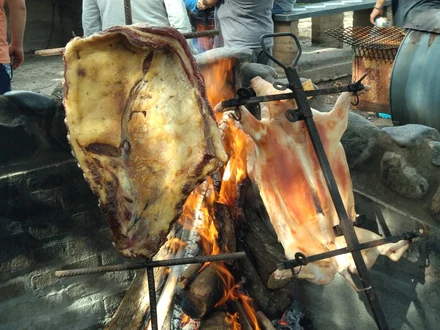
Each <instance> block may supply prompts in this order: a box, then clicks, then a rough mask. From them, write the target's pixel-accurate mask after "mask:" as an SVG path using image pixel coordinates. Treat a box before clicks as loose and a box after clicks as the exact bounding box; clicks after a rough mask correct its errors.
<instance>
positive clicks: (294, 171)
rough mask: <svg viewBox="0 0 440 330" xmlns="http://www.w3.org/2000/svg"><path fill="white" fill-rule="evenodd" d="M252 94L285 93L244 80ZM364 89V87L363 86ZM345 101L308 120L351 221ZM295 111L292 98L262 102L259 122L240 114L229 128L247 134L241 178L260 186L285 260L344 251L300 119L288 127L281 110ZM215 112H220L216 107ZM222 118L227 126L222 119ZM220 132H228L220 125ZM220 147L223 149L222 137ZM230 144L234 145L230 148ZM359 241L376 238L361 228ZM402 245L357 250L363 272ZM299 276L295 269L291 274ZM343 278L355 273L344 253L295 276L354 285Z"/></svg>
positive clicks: (394, 256) (342, 97) (397, 254)
mask: <svg viewBox="0 0 440 330" xmlns="http://www.w3.org/2000/svg"><path fill="white" fill-rule="evenodd" d="M251 87H253V88H254V90H255V92H256V94H257V96H263V95H271V94H279V93H285V92H286V91H279V90H276V89H275V88H274V87H273V86H272V84H270V83H268V82H266V81H265V80H263V79H262V78H260V77H256V78H254V79H253V80H252V82H251ZM367 88H368V87H367ZM350 102H351V95H350V94H349V93H342V94H341V95H340V96H339V98H338V100H337V101H336V104H335V106H334V108H333V110H332V111H330V112H329V113H325V112H319V111H316V110H313V109H312V110H313V118H314V121H315V123H316V126H317V129H318V132H319V135H320V138H321V140H322V143H323V146H324V149H325V152H326V155H327V158H328V160H329V163H330V166H331V169H332V172H333V174H334V176H335V179H336V183H337V185H338V188H339V192H340V194H341V197H342V200H343V203H344V206H345V208H346V210H347V213H348V216H349V218H350V219H352V220H355V218H356V213H355V208H354V195H353V189H352V182H351V178H350V173H349V169H348V164H347V161H346V157H345V152H344V149H343V147H342V145H341V143H340V139H341V137H342V134H343V133H344V131H345V129H346V128H347V122H348V113H349V110H350ZM288 109H297V106H296V102H295V101H294V100H282V101H273V102H269V103H263V104H261V117H262V119H261V121H259V120H257V119H256V118H255V117H254V116H252V114H251V113H250V112H249V111H247V110H246V108H244V107H242V108H241V121H240V122H239V123H237V122H236V123H235V126H237V128H239V129H240V130H241V131H243V132H245V133H246V134H247V136H248V137H247V138H246V139H245V141H244V143H245V144H246V158H247V169H246V170H247V174H248V176H249V178H250V179H251V181H253V182H254V183H255V184H256V185H257V186H258V188H259V191H260V195H261V198H262V200H263V202H264V205H265V207H266V210H267V212H268V214H269V216H270V220H271V222H272V225H273V227H274V229H275V232H276V234H277V236H278V239H279V241H280V242H281V244H282V245H283V247H284V251H285V255H286V257H287V258H288V259H294V258H295V253H296V252H302V253H304V254H305V255H306V256H311V255H315V254H320V253H324V252H327V251H330V250H335V249H338V248H342V247H345V246H346V244H345V240H344V237H335V234H334V232H333V229H332V227H333V226H335V225H337V224H339V217H338V215H337V213H336V210H335V207H334V205H333V202H332V199H331V196H330V193H329V191H328V188H327V184H326V182H325V178H324V175H323V173H322V170H321V167H320V165H319V162H318V159H317V156H316V154H315V151H314V148H313V145H312V142H311V140H310V137H309V134H308V131H307V129H306V126H305V123H304V121H297V122H295V123H292V122H290V121H288V120H287V118H286V116H285V112H286V110H288ZM216 111H222V109H221V105H218V106H217V107H216ZM225 115H226V116H224V120H225V121H226V122H227V121H229V122H230V121H231V120H232V119H231V117H230V116H227V114H225ZM221 126H225V127H227V125H224V124H223V123H222V125H221ZM230 131H231V130H228V131H227V132H226V131H225V133H224V135H225V138H224V141H226V142H224V143H225V144H226V145H225V148H226V149H227V150H229V149H228V147H227V144H228V142H227V141H228V140H230V139H231V137H228V136H227V135H228V132H230ZM235 144H236V143H235ZM355 230H356V233H357V235H358V237H359V240H360V241H361V242H366V241H371V240H373V239H378V238H380V237H379V235H377V234H375V233H372V232H370V231H368V230H365V229H362V228H355ZM407 246H408V242H399V243H396V244H387V245H383V246H380V247H378V248H373V249H369V250H365V251H363V252H362V254H363V256H364V259H365V262H366V264H367V266H368V267H371V266H372V265H373V264H374V262H375V260H376V258H377V256H378V255H379V254H385V255H387V256H389V257H390V258H392V259H398V258H399V257H400V256H401V254H402V253H403V252H404V251H405V249H406V248H407ZM296 271H298V270H296ZM349 272H350V273H353V272H356V267H355V265H354V261H353V259H352V257H351V255H350V254H346V255H340V256H337V257H334V258H330V259H324V260H321V261H317V262H312V263H310V264H308V265H307V266H306V267H302V269H301V272H300V273H299V278H303V279H308V280H310V281H312V282H314V283H317V284H328V283H330V282H331V281H332V280H333V278H334V276H335V274H336V273H340V274H341V275H343V276H344V277H346V278H347V280H349V282H350V284H351V285H352V286H353V287H355V285H354V282H353V281H352V279H351V277H350V274H349ZM274 275H275V277H278V278H276V279H281V278H283V277H285V276H290V277H292V271H291V270H288V271H284V272H283V271H281V272H276V273H275V274H274Z"/></svg>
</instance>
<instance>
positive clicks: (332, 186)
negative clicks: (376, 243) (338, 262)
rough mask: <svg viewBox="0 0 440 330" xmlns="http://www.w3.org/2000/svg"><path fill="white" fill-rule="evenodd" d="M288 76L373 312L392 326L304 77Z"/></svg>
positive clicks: (292, 70)
mask: <svg viewBox="0 0 440 330" xmlns="http://www.w3.org/2000/svg"><path fill="white" fill-rule="evenodd" d="M285 72H286V76H287V79H288V81H289V83H290V85H291V86H294V87H295V94H296V96H295V100H296V103H297V105H298V109H299V111H300V112H301V113H302V114H303V116H302V117H303V118H304V122H305V125H306V127H307V131H308V132H309V136H310V139H311V141H312V144H313V148H314V149H315V153H316V156H317V158H318V161H319V164H320V166H321V169H322V172H323V174H324V178H325V181H326V183H327V187H328V190H329V193H330V196H331V198H332V200H333V204H334V206H335V210H336V213H337V214H338V217H339V222H340V228H341V231H342V233H343V234H344V238H345V241H346V243H347V249H348V250H349V251H350V252H351V255H352V256H353V260H354V263H355V265H356V269H357V271H358V274H359V277H360V278H361V280H362V286H363V287H364V288H365V289H366V290H365V293H366V295H367V297H368V302H369V305H370V308H371V311H372V312H373V316H374V319H375V321H376V324H377V326H378V328H379V329H384V330H385V329H388V323H387V321H386V319H385V315H384V313H383V310H382V308H381V306H380V302H379V300H378V299H377V295H376V292H375V290H374V288H373V286H372V284H371V277H370V273H369V272H368V268H367V266H366V264H365V261H364V259H363V257H362V254H361V252H360V251H359V250H355V249H356V248H357V247H358V245H359V240H358V238H357V236H356V232H355V231H354V227H353V222H352V221H351V220H350V219H349V217H348V214H347V211H346V210H345V207H344V203H343V201H342V198H341V194H340V193H339V189H338V185H337V184H336V180H335V177H334V175H333V172H332V169H331V167H330V163H329V161H328V158H327V156H326V153H325V149H324V146H323V145H322V141H321V138H320V136H319V133H318V130H317V128H316V125H315V121H314V120H313V115H312V110H311V108H310V106H309V104H308V102H307V96H306V93H305V91H304V89H303V88H302V84H301V80H300V79H299V75H298V73H297V71H296V69H295V68H286V69H285Z"/></svg>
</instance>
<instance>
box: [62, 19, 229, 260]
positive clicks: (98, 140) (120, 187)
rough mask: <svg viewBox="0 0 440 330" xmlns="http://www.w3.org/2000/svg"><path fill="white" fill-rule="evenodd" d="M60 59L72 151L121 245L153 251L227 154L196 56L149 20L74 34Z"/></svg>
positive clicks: (131, 252)
mask: <svg viewBox="0 0 440 330" xmlns="http://www.w3.org/2000/svg"><path fill="white" fill-rule="evenodd" d="M64 62H65V81H64V105H65V108H66V123H67V127H68V131H69V140H70V144H71V147H72V150H73V153H74V155H75V157H76V159H77V161H78V163H79V165H80V167H81V169H82V170H83V172H84V177H85V179H86V180H87V182H88V183H89V185H90V187H91V189H92V190H93V192H94V193H95V194H96V195H97V196H98V198H99V204H100V207H101V209H102V211H103V212H104V214H105V215H106V218H107V221H108V224H109V226H110V229H111V234H112V239H113V242H114V244H115V246H116V248H117V249H118V250H119V251H120V252H121V253H122V254H123V255H124V256H127V257H135V256H143V257H145V258H150V257H152V256H153V255H154V254H155V253H156V252H157V251H158V250H159V248H160V246H161V245H162V244H163V243H164V241H165V240H166V236H167V233H168V232H169V230H170V226H171V225H172V224H173V222H174V221H175V220H176V219H177V218H178V217H179V215H180V213H181V207H182V205H183V203H184V202H185V200H186V197H187V196H188V195H189V193H190V192H191V191H192V190H193V189H194V188H195V187H196V186H197V185H198V184H199V183H200V182H202V181H203V180H204V179H205V178H206V177H207V176H208V175H210V174H212V173H213V172H215V171H217V170H218V169H219V168H220V167H221V166H222V164H223V163H224V162H225V161H226V160H227V155H226V153H225V151H224V149H223V147H222V144H221V138H220V134H219V130H218V127H217V124H216V122H215V119H214V116H213V112H212V109H211V108H210V106H209V103H208V101H207V99H206V95H205V87H204V84H203V80H202V77H201V75H200V73H199V72H198V69H197V64H196V62H195V60H194V58H193V57H192V55H191V54H190V50H189V48H188V46H187V43H186V41H185V39H184V38H183V36H182V35H181V34H180V33H179V32H177V30H175V29H173V28H154V27H147V26H126V27H113V28H110V29H108V30H106V31H103V32H101V33H98V34H95V35H93V36H91V37H88V38H75V39H73V40H72V41H71V42H69V43H68V45H67V47H66V51H65V53H64Z"/></svg>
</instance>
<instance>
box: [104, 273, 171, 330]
mask: <svg viewBox="0 0 440 330" xmlns="http://www.w3.org/2000/svg"><path fill="white" fill-rule="evenodd" d="M165 270H166V267H160V268H155V269H154V275H155V276H154V279H155V286H156V289H160V288H161V285H163V282H164V278H165V277H166V276H165ZM149 308H150V299H149V295H148V280H147V272H146V270H139V271H138V272H137V273H136V277H135V279H134V280H133V282H132V283H131V285H130V287H129V288H128V290H127V293H126V294H125V296H124V298H123V299H122V301H121V304H120V305H119V307H118V309H117V311H116V313H115V314H114V315H113V317H112V319H111V320H110V322H109V323H107V325H106V326H105V328H104V329H105V330H119V329H139V328H140V327H141V326H142V324H143V322H144V317H145V314H147V311H148V310H149Z"/></svg>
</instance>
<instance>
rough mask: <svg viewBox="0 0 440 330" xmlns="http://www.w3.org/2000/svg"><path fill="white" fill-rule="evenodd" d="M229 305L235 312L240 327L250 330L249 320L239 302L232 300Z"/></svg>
mask: <svg viewBox="0 0 440 330" xmlns="http://www.w3.org/2000/svg"><path fill="white" fill-rule="evenodd" d="M229 305H231V306H232V309H233V310H234V311H236V312H237V314H238V320H239V323H240V326H241V329H242V330H252V329H253V328H252V325H251V322H249V320H248V316H247V313H246V311H245V310H244V308H243V306H242V305H241V302H240V301H239V300H233V301H231V303H230V304H229Z"/></svg>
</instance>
